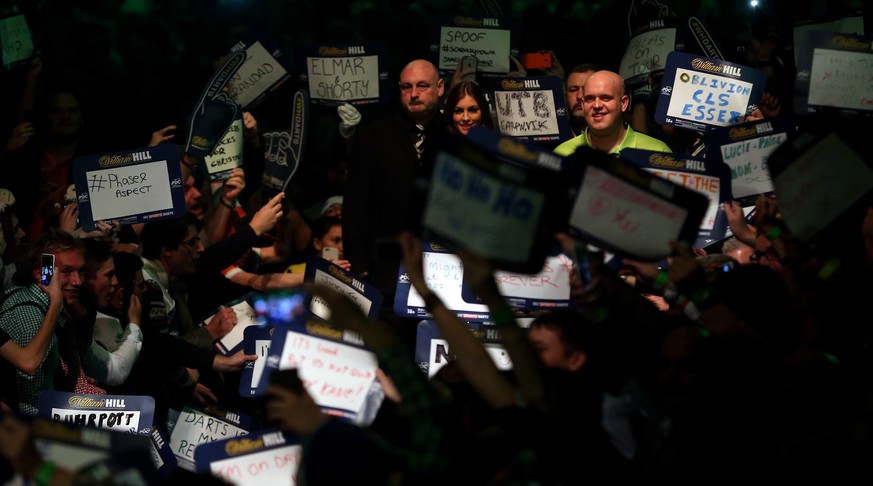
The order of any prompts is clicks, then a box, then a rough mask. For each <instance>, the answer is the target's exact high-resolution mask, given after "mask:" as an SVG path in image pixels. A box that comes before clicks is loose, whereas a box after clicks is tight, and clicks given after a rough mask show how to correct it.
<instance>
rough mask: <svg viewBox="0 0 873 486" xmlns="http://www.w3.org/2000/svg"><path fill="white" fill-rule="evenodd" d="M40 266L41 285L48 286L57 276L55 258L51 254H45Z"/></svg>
mask: <svg viewBox="0 0 873 486" xmlns="http://www.w3.org/2000/svg"><path fill="white" fill-rule="evenodd" d="M39 265H40V274H39V281H40V283H41V284H43V285H45V286H48V284H50V283H51V282H52V276H54V274H55V256H54V255H53V254H51V253H43V254H42V257H41V259H40V264H39Z"/></svg>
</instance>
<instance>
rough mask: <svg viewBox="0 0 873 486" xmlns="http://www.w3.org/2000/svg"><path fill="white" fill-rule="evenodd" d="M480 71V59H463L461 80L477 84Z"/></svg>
mask: <svg viewBox="0 0 873 486" xmlns="http://www.w3.org/2000/svg"><path fill="white" fill-rule="evenodd" d="M478 69H479V59H478V58H477V57H476V56H464V57H462V58H461V73H463V76H462V78H461V79H463V80H464V81H471V82H475V81H476V72H477V71H478ZM471 71H472V72H471Z"/></svg>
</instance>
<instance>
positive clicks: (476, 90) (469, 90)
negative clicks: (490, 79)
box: [443, 81, 494, 135]
mask: <svg viewBox="0 0 873 486" xmlns="http://www.w3.org/2000/svg"><path fill="white" fill-rule="evenodd" d="M464 96H470V97H472V98H473V99H474V100H476V104H477V105H479V111H480V112H481V113H482V126H483V127H488V128H494V119H493V118H492V117H491V107H490V106H489V105H488V100H486V99H485V93H484V92H483V91H482V87H481V86H479V85H478V84H476V83H474V82H472V81H461V82H460V83H458V84H456V85H455V86H453V87H452V89H451V90H450V91H449V94H447V95H446V102H445V108H444V109H443V116H444V118H445V125H446V130H448V131H449V133H454V134H456V135H457V134H458V132H457V131H456V130H455V124H454V123H453V122H452V114H453V113H454V112H455V107H456V106H458V102H459V101H461V99H462V98H463V97H464Z"/></svg>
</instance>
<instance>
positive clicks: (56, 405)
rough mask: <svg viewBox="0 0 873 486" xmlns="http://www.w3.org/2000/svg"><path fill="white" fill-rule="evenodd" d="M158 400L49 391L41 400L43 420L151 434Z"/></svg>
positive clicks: (40, 397)
mask: <svg viewBox="0 0 873 486" xmlns="http://www.w3.org/2000/svg"><path fill="white" fill-rule="evenodd" d="M154 410H155V399H154V398H152V397H149V396H133V395H83V394H74V393H68V392H62V391H56V390H46V391H43V392H42V393H40V396H39V412H38V414H39V415H40V416H43V417H46V418H50V419H52V420H55V421H57V422H65V423H68V424H73V425H77V426H82V427H94V428H98V429H107V430H115V431H119V432H127V433H131V434H140V433H144V434H148V433H149V430H150V429H151V427H152V420H153V417H154Z"/></svg>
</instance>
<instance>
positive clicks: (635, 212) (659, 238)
mask: <svg viewBox="0 0 873 486" xmlns="http://www.w3.org/2000/svg"><path fill="white" fill-rule="evenodd" d="M627 150H631V149H625V150H623V151H622V155H623V154H624V152H625V151H627ZM658 153H660V152H658ZM666 155H672V154H669V153H667V154H666ZM569 162H571V163H572V162H576V163H577V164H576V165H577V166H578V167H579V168H580V170H581V174H578V175H574V177H579V178H580V179H581V180H579V181H578V183H574V185H575V186H576V187H577V188H578V189H577V193H576V196H575V200H574V202H573V204H572V208H571V211H570V218H569V220H568V221H567V232H568V233H569V234H570V235H571V236H573V237H575V238H577V239H581V240H584V241H586V242H588V243H591V244H593V245H595V246H597V247H599V248H602V249H604V250H606V251H609V252H611V253H616V254H618V255H619V256H629V257H631V258H636V259H638V260H645V261H655V260H659V259H661V258H666V257H667V256H669V255H670V254H671V253H672V251H673V250H672V248H671V246H670V241H671V240H677V241H680V242H684V243H687V244H689V245H693V244H694V242H695V240H696V239H697V236H698V233H699V230H700V227H701V221H702V220H703V217H704V214H705V213H706V211H707V208H708V204H709V201H708V200H707V198H706V196H704V195H703V194H700V193H699V192H697V191H694V190H691V189H688V188H686V187H684V186H682V185H679V184H676V183H673V182H671V181H668V180H666V179H664V178H662V177H660V176H658V175H655V174H653V173H651V172H649V171H647V170H645V169H642V168H640V167H638V166H636V165H635V164H633V163H632V162H629V161H626V160H623V158H622V159H616V158H613V157H610V156H608V155H606V154H605V153H604V152H600V151H597V150H594V149H591V148H588V147H579V149H577V150H576V152H574V153H573V155H572V156H571V157H570V158H569ZM568 177H569V174H568Z"/></svg>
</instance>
